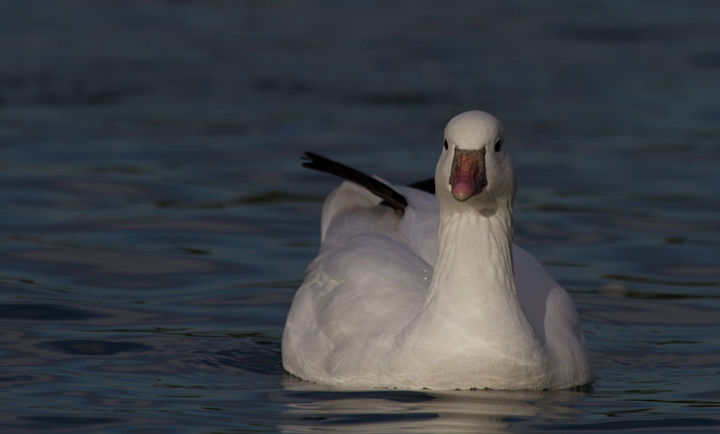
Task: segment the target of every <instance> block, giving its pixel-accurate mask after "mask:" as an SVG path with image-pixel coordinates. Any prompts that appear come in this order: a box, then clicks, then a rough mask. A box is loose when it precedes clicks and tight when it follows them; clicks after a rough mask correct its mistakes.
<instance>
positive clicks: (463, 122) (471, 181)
mask: <svg viewBox="0 0 720 434" xmlns="http://www.w3.org/2000/svg"><path fill="white" fill-rule="evenodd" d="M504 141H505V133H504V131H503V127H502V125H501V124H500V121H498V120H497V119H496V118H495V117H494V116H492V115H490V114H488V113H485V112H481V111H469V112H465V113H461V114H459V115H457V116H455V117H454V118H452V119H451V120H450V122H448V124H447V127H445V140H444V142H443V150H442V154H441V155H440V159H439V160H438V164H437V167H436V169H435V192H436V195H437V198H438V202H439V204H440V208H441V210H442V211H443V212H450V213H455V212H466V211H469V210H476V211H478V212H480V213H481V214H483V215H485V216H489V215H492V214H494V213H495V212H496V211H497V209H498V208H499V207H512V203H513V200H514V198H515V191H516V190H517V177H516V175H515V168H514V166H513V162H512V158H511V157H510V154H509V153H508V152H507V149H506V146H505V143H504Z"/></svg>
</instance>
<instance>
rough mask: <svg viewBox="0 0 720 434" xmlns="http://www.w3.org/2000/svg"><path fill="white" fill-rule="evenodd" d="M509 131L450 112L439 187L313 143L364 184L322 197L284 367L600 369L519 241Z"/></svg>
mask: <svg viewBox="0 0 720 434" xmlns="http://www.w3.org/2000/svg"><path fill="white" fill-rule="evenodd" d="M503 138H504V134H503V128H502V125H501V124H500V122H499V121H498V120H497V119H495V118H494V117H493V116H491V115H489V114H487V113H484V112H480V111H471V112H467V113H462V114H460V115H458V116H456V117H455V118H453V119H452V120H451V121H450V122H449V123H448V125H447V127H446V128H445V142H444V146H443V151H442V154H441V155H440V160H439V161H438V164H437V168H436V170H435V192H436V195H435V196H434V195H432V194H430V193H426V192H423V191H419V190H416V189H413V188H407V187H395V186H393V187H388V186H386V185H384V184H382V183H381V182H379V181H377V180H374V179H372V178H369V177H367V176H365V175H362V174H361V173H359V172H356V171H354V170H352V169H349V168H346V167H345V166H342V165H339V164H337V163H334V162H331V161H329V160H326V159H323V158H322V157H319V156H316V155H314V154H306V158H307V159H310V160H311V162H310V163H306V164H305V165H306V166H308V167H312V168H316V169H318V170H324V171H327V172H331V173H336V174H340V175H342V176H344V177H346V178H347V179H351V180H352V181H354V182H356V183H359V184H362V185H364V186H365V188H363V187H360V186H358V185H355V184H352V183H349V182H344V183H343V184H342V185H340V187H338V188H337V189H336V190H335V191H334V192H332V193H331V194H330V195H329V196H328V198H327V200H326V201H325V205H324V206H323V212H322V223H321V232H322V238H321V239H322V245H321V247H320V254H319V256H318V257H317V258H316V259H315V260H314V261H313V262H312V263H311V264H310V265H309V267H308V269H307V275H306V277H305V281H304V282H303V284H302V286H301V287H300V289H299V290H298V291H297V293H296V294H295V298H294V299H293V303H292V307H291V309H290V313H289V314H288V318H287V322H286V324H285V331H284V334H283V340H282V358H283V366H284V368H285V369H286V370H287V371H288V372H289V373H291V374H293V375H295V376H297V377H300V378H302V379H305V380H308V381H313V382H316V383H320V384H326V385H332V386H337V387H344V388H355V389H358V388H374V387H394V388H407V389H421V388H429V389H470V388H479V389H482V388H489V389H536V390H540V389H564V388H569V387H573V386H578V385H583V384H587V383H590V382H592V381H593V379H594V376H593V369H592V366H591V363H590V356H589V353H588V348H587V344H586V343H585V339H584V337H583V335H582V333H581V332H580V327H579V318H578V314H577V312H576V310H575V306H574V305H573V302H572V300H571V299H570V296H569V295H568V293H567V292H566V291H565V290H564V289H563V288H562V287H560V285H558V284H557V282H555V280H553V278H552V277H550V275H549V274H548V273H547V272H546V271H545V269H544V268H543V266H542V265H541V264H540V263H539V262H538V261H537V260H536V259H535V258H533V257H532V256H531V255H530V254H529V253H527V252H526V251H525V250H522V249H521V248H519V247H517V246H516V245H514V244H513V242H512V240H513V199H514V197H515V191H516V188H517V181H516V176H515V169H514V167H513V163H512V159H511V157H510V155H509V154H508V153H507V151H506V147H505V146H504V144H503ZM368 180H370V181H368ZM368 188H369V189H370V190H373V193H371V192H370V191H369V190H368ZM393 190H395V191H393ZM398 192H399V193H398ZM377 195H379V196H381V197H382V198H383V199H385V201H384V202H382V203H381V199H380V198H379V197H377ZM405 201H406V202H405ZM388 204H389V205H391V206H385V205H388ZM406 204H407V206H406ZM393 208H395V209H393ZM513 265H514V267H513Z"/></svg>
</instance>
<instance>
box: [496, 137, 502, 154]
mask: <svg viewBox="0 0 720 434" xmlns="http://www.w3.org/2000/svg"><path fill="white" fill-rule="evenodd" d="M501 146H502V139H498V141H497V142H495V152H500V147H501Z"/></svg>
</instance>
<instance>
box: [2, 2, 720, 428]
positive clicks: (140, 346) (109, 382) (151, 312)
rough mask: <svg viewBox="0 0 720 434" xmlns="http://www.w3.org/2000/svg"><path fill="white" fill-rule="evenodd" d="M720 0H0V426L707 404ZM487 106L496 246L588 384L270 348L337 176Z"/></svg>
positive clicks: (562, 422) (525, 423) (677, 411)
mask: <svg viewBox="0 0 720 434" xmlns="http://www.w3.org/2000/svg"><path fill="white" fill-rule="evenodd" d="M718 41H720V6H719V5H717V4H716V3H714V2H705V1H686V2H670V1H653V2H650V1H635V2H620V1H618V2H614V1H582V2H577V1H547V2H532V1H505V2H499V1H498V2H469V1H468V2H462V1H452V2H432V1H424V2H418V1H415V2H375V1H371V2H357V3H356V2H334V1H302V2H281V1H267V2H266V1H263V2H251V1H243V2H235V1H223V0H218V1H209V0H208V1H187V2H172V1H139V0H138V1H93V2H81V1H78V2H75V1H65V2H57V1H49V0H48V1H33V2H26V1H5V2H3V3H2V4H0V408H1V409H2V410H1V412H0V430H1V431H3V432H32V433H37V432H72V433H77V432H108V433H143V432H148V433H150V432H152V433H159V432H167V433H185V432H187V433H191V432H192V433H200V432H202V433H220V432H226V433H229V432H311V431H328V432H341V431H352V432H506V431H509V432H678V433H679V432H683V433H684V432H690V431H692V432H717V431H720V416H719V415H718V414H720V193H719V190H720V189H719V188H718V187H719V186H720V171H719V170H718V167H719V166H720V146H719V145H720V98H718V95H720V48H718V47H720V46H719V45H718ZM469 109H482V110H486V111H489V112H491V113H493V114H494V115H496V116H497V117H498V118H499V119H500V120H501V121H502V122H503V123H504V125H505V128H506V131H507V136H508V140H507V143H508V145H510V146H512V149H513V154H514V159H515V163H516V167H517V171H518V177H519V182H520V188H519V192H518V196H517V201H516V226H517V229H516V233H517V242H518V244H520V245H522V246H524V247H525V248H527V249H528V250H529V251H531V252H532V253H533V254H534V255H535V256H536V257H538V258H539V259H540V260H541V261H542V262H543V263H544V264H545V265H546V266H547V268H548V269H549V271H550V272H551V274H552V275H553V276H554V277H555V278H556V279H557V280H558V281H560V282H561V283H562V284H563V285H564V286H565V287H566V288H567V289H568V290H569V292H570V293H571V295H572V297H573V299H574V300H575V303H576V305H577V307H578V309H579V312H580V315H581V318H582V321H583V325H582V327H583V331H584V333H585V335H586V337H587V340H588V343H589V346H590V348H591V351H592V356H593V361H594V364H595V368H596V373H597V376H598V378H597V381H596V382H595V384H594V386H593V387H592V388H587V389H583V390H576V391H561V392H516V393H508V392H494V391H462V392H459V391H456V392H432V391H396V390H370V391H357V392H343V391H337V390H331V389H326V388H322V387H319V386H314V385H311V384H308V383H304V382H301V381H299V380H297V379H293V378H291V377H289V376H287V375H286V374H283V371H282V368H281V364H280V340H281V334H282V328H283V325H284V321H285V316H286V314H287V311H288V309H289V305H290V302H291V300H292V296H293V294H294V292H295V290H296V288H297V287H298V285H299V284H300V282H301V281H302V278H303V273H304V269H305V267H306V265H307V264H308V263H309V262H310V260H312V258H313V257H314V256H315V255H316V253H317V248H318V246H319V218H320V208H321V205H322V200H323V199H324V197H325V195H326V194H327V193H328V192H329V191H330V190H331V189H332V188H333V187H334V186H335V185H336V183H337V182H336V181H335V180H334V179H332V178H331V177H329V176H326V175H323V174H318V173H311V172H309V171H307V170H305V169H302V168H301V167H300V165H299V160H298V157H299V155H300V154H301V153H302V152H303V151H305V150H312V151H315V152H318V153H322V154H326V155H328V156H330V157H332V158H335V159H339V160H341V161H344V162H346V163H348V164H351V165H353V166H356V167H358V168H361V169H363V170H366V171H369V172H373V173H377V174H379V175H381V176H383V177H385V178H387V179H389V180H391V181H394V182H400V183H403V182H411V181H416V180H419V179H424V178H427V177H429V176H431V175H432V173H433V170H434V169H433V168H434V165H435V161H436V158H437V156H438V154H439V151H440V147H441V143H442V130H443V128H444V124H445V123H446V122H447V121H448V120H449V119H450V118H451V117H452V116H454V115H455V114H457V113H459V112H462V111H465V110H469Z"/></svg>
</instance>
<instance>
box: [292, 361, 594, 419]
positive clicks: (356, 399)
mask: <svg viewBox="0 0 720 434" xmlns="http://www.w3.org/2000/svg"><path fill="white" fill-rule="evenodd" d="M282 385H283V387H284V388H285V389H286V390H288V391H290V392H288V393H285V394H284V396H283V400H284V401H285V402H286V403H285V405H286V407H287V410H286V411H285V416H289V417H287V418H283V419H284V420H286V422H284V424H283V425H282V427H281V428H282V430H283V432H317V431H332V432H364V433H371V432H434V433H460V432H507V431H508V429H509V428H510V427H511V426H512V424H513V423H512V418H516V417H542V416H543V415H552V417H553V418H556V419H571V418H574V417H575V415H577V414H578V413H581V411H580V410H578V409H576V408H573V407H572V406H570V405H569V403H571V402H577V401H580V400H582V399H583V398H585V397H586V396H588V395H589V391H588V390H565V391H495V390H451V391H431V390H426V391H406V390H371V391H350V392H348V391H343V390H337V389H328V388H326V387H323V386H320V385H317V384H314V383H308V382H306V381H302V380H300V379H298V378H296V377H293V376H291V375H288V374H284V375H283V378H282Z"/></svg>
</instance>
